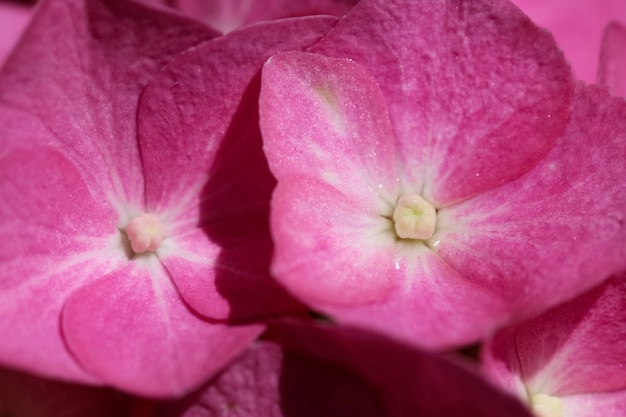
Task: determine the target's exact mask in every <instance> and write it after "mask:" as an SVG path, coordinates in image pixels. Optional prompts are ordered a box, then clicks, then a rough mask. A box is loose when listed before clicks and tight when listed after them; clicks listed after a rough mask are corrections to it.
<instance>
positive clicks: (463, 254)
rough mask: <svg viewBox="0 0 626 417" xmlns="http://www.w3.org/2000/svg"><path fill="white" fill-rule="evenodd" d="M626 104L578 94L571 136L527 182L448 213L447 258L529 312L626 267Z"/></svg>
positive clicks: (516, 311)
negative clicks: (625, 181) (625, 175)
mask: <svg viewBox="0 0 626 417" xmlns="http://www.w3.org/2000/svg"><path fill="white" fill-rule="evenodd" d="M624 160H626V104H625V103H624V102H623V101H622V100H621V99H615V98H611V97H610V96H609V95H608V94H607V93H606V92H605V91H603V90H602V89H599V88H583V87H580V88H579V89H578V90H577V94H576V100H575V107H574V113H573V115H572V118H571V120H570V124H569V126H568V130H567V131H566V132H565V135H564V136H563V138H562V139H561V140H560V141H559V143H558V144H557V146H556V147H555V148H554V149H553V150H552V152H551V153H550V154H549V155H548V156H547V157H546V159H545V160H544V161H542V163H541V164H540V165H538V166H537V167H536V168H535V169H534V170H533V171H531V172H529V173H528V174H526V175H525V176H523V177H522V178H519V179H518V180H516V181H514V182H511V183H508V184H506V185H504V186H502V187H500V188H497V189H494V190H492V191H491V192H489V193H485V194H483V195H481V196H479V197H476V198H475V199H473V200H469V201H467V202H465V203H463V204H459V205H458V206H454V207H450V208H449V209H445V210H441V211H440V212H439V214H438V221H439V224H440V226H441V229H440V230H441V233H440V234H439V235H436V236H434V237H433V239H436V240H439V244H438V254H439V256H441V257H442V259H443V260H445V261H446V262H447V263H448V264H449V265H450V266H451V267H452V268H454V269H455V270H457V271H459V272H460V273H461V274H462V275H463V276H465V277H466V279H468V280H469V281H472V282H474V283H476V284H478V285H481V286H483V287H485V288H489V289H490V291H493V292H494V293H495V294H498V295H499V296H500V297H502V298H504V299H505V300H506V301H507V303H508V304H509V313H510V315H511V316H512V317H515V316H518V317H519V316H520V315H521V316H528V315H531V314H536V313H538V312H540V311H543V310H544V309H545V308H546V307H547V306H551V305H554V304H556V303H557V302H559V301H562V300H565V299H568V298H571V297H572V296H574V295H576V294H578V293H580V292H582V291H584V290H586V289H588V288H590V287H592V286H593V285H595V284H597V283H599V282H601V281H602V279H603V277H606V276H608V275H611V274H612V273H615V272H617V271H619V270H622V269H624V268H626V261H625V260H626V228H625V227H624V220H625V219H624V217H625V216H626V187H625V186H624V183H623V181H621V180H620V179H621V178H623V177H624V164H623V161H624Z"/></svg>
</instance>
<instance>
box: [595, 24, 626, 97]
mask: <svg viewBox="0 0 626 417" xmlns="http://www.w3.org/2000/svg"><path fill="white" fill-rule="evenodd" d="M597 81H598V83H599V84H602V85H606V86H607V87H609V88H610V89H611V91H612V92H613V94H616V95H619V96H626V28H625V27H624V26H622V25H620V24H619V23H616V22H613V23H611V24H609V25H608V26H607V27H606V29H605V30H604V37H603V39H602V52H601V54H600V66H599V68H598V78H597Z"/></svg>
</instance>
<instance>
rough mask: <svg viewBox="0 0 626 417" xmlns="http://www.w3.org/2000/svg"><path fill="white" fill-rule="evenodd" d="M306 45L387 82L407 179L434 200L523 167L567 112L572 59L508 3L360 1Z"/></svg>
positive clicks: (542, 149)
mask: <svg viewBox="0 0 626 417" xmlns="http://www.w3.org/2000/svg"><path fill="white" fill-rule="evenodd" d="M399 11H401V12H399ZM363 22H367V24H363ZM310 51H312V52H317V53H322V54H325V55H330V56H338V57H346V58H352V59H354V60H355V61H357V62H359V63H360V64H362V65H364V66H365V68H366V69H367V70H368V71H369V72H370V73H371V74H372V76H373V77H374V79H375V80H376V81H377V82H378V83H380V88H381V90H382V92H383V94H384V96H385V98H386V99H387V103H388V106H389V113H390V116H391V121H392V124H393V127H394V132H395V135H396V139H397V141H398V145H399V149H398V154H399V155H400V162H401V164H402V166H403V168H404V171H405V172H403V173H401V175H400V177H401V178H402V179H403V180H404V181H405V182H406V183H407V186H408V187H410V188H411V189H413V190H418V191H419V190H422V188H424V191H423V195H424V197H425V198H426V199H427V200H429V201H431V202H433V203H435V205H436V206H437V207H441V206H444V205H448V204H450V203H453V202H455V201H458V200H461V199H465V198H468V197H471V196H473V195H476V194H478V193H480V192H483V191H486V190H488V189H491V188H494V187H496V186H498V185H499V184H502V183H505V182H507V181H510V180H512V179H515V178H517V177H519V176H520V175H522V174H523V173H525V172H527V171H528V170H529V169H531V168H532V167H533V166H534V165H536V164H537V163H538V161H540V160H541V159H542V158H543V157H544V156H545V154H546V153H547V152H548V151H549V150H550V148H551V147H552V146H553V144H554V142H555V140H556V138H557V137H558V136H559V135H560V133H561V132H562V130H563V127H564V124H565V122H566V119H567V115H568V106H569V102H570V97H571V91H572V85H571V80H570V73H569V68H568V66H567V64H566V63H565V61H564V60H563V57H562V55H561V54H560V52H559V51H558V50H557V48H556V47H555V45H554V42H553V40H552V38H551V37H550V36H549V34H547V33H545V32H544V31H542V30H540V29H539V28H537V27H535V26H534V25H533V24H532V23H531V22H530V21H529V20H528V19H527V18H526V17H525V16H524V15H522V14H521V13H520V12H519V10H517V9H516V8H515V7H514V6H512V5H511V4H509V3H508V2H504V1H503V2H493V1H472V2H465V3H458V2H436V3H435V4H433V2H431V1H426V0H422V1H402V0H395V1H389V0H384V1H383V0H380V1H361V2H360V3H359V4H357V5H356V6H355V7H354V8H353V9H352V10H351V12H350V13H349V14H348V15H347V16H346V17H345V18H344V19H342V20H341V21H340V22H339V23H338V24H337V25H336V26H335V27H334V28H333V30H332V31H331V32H330V33H329V34H328V35H327V36H326V37H325V38H324V39H323V40H322V41H321V42H320V43H319V44H317V45H315V46H314V47H313V48H311V49H310ZM520 138H523V139H520Z"/></svg>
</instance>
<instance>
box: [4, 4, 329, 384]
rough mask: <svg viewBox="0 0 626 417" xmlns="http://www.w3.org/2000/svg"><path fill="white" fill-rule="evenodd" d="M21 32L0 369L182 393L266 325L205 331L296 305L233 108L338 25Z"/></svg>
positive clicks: (137, 24)
mask: <svg viewBox="0 0 626 417" xmlns="http://www.w3.org/2000/svg"><path fill="white" fill-rule="evenodd" d="M33 19H34V20H33V24H32V26H31V27H30V29H29V31H28V32H27V33H26V36H25V38H24V39H23V41H22V42H21V44H20V47H19V48H18V49H17V50H16V51H15V54H14V55H13V56H12V58H11V59H10V60H9V61H8V62H7V64H6V66H5V67H4V70H3V72H2V74H0V140H1V141H2V146H1V149H2V151H1V153H0V198H1V199H2V201H3V204H2V205H1V207H0V230H2V235H3V238H4V241H5V242H6V243H7V244H3V245H2V246H0V334H2V335H3V337H2V338H1V339H0V363H3V364H6V365H9V366H11V367H16V368H20V369H23V370H27V371H30V372H34V373H37V374H40V375H49V376H54V377H57V378H62V379H67V380H73V381H78V382H83V383H91V384H103V383H105V384H110V385H113V386H115V387H119V388H122V389H125V390H128V391H131V392H134V393H138V394H140V395H148V396H171V395H180V394H182V393H184V392H187V391H189V390H190V389H192V388H194V387H196V386H197V385H199V384H200V383H202V382H204V381H205V380H206V379H207V378H209V377H210V376H212V375H213V374H214V373H215V372H216V371H217V370H219V369H221V368H222V367H223V366H224V365H225V364H226V363H228V362H229V361H230V360H231V359H232V358H233V357H235V356H236V355H237V354H238V353H239V352H241V351H242V350H243V349H244V348H245V347H246V346H247V344H248V343H249V342H250V341H251V340H252V339H253V338H255V337H256V336H257V335H258V334H259V333H260V332H261V330H262V326H260V325H248V326H231V325H229V324H227V323H221V324H220V323H219V322H216V321H215V320H220V321H221V322H224V321H225V320H242V319H245V320H250V319H252V318H258V317H261V316H267V315H270V314H273V313H276V312H279V311H289V310H293V309H299V308H301V306H300V304H299V303H297V302H296V301H295V300H293V299H292V298H290V297H289V296H287V295H286V294H285V292H284V290H282V289H281V288H280V287H278V285H277V284H275V283H274V282H273V281H271V280H270V279H269V272H268V265H269V256H270V251H271V240H270V235H269V229H268V224H267V223H268V210H269V208H268V205H269V195H270V192H271V189H272V187H273V186H274V179H273V178H272V177H271V174H270V173H269V171H268V169H267V166H266V162H265V160H264V157H263V153H262V149H261V139H260V133H259V132H258V126H257V124H256V123H250V122H249V121H250V120H253V121H254V120H256V118H255V114H256V99H255V98H254V99H251V98H250V97H255V96H254V94H256V93H253V94H248V93H246V94H247V95H246V97H244V98H242V97H243V96H244V92H245V91H246V89H247V88H248V85H249V84H250V81H251V80H252V79H253V77H254V75H255V73H257V72H258V71H259V69H260V68H261V65H262V63H263V62H264V61H265V60H266V59H267V58H268V57H269V56H270V54H272V53H275V52H280V51H282V50H285V49H301V48H304V47H306V46H308V45H310V44H312V43H313V42H314V41H316V40H317V39H318V38H319V37H320V36H321V35H322V34H323V33H324V31H326V30H327V29H328V28H329V27H330V26H331V25H332V24H333V23H334V21H335V19H333V18H329V17H325V18H312V19H303V20H297V21H293V22H289V23H281V22H277V23H276V24H266V25H257V26H255V27H253V28H252V27H251V28H250V29H249V30H247V31H242V32H238V33H234V34H232V36H230V37H219V38H215V39H211V38H213V37H215V35H216V34H215V33H214V32H212V31H211V30H209V29H208V28H207V27H206V26H205V25H203V24H200V23H197V22H194V21H192V20H190V19H187V18H182V17H177V16H175V15H173V14H169V13H165V12H157V11H153V10H151V9H147V8H144V7H143V6H140V5H137V4H135V3H132V2H128V1H122V0H88V1H82V0H50V1H43V2H42V3H41V4H40V5H39V6H38V13H37V14H36V16H34V18H33ZM209 40H210V41H209ZM204 41H207V42H204ZM202 42H204V43H202ZM191 47H193V48H191ZM189 48H191V49H189ZM186 49H189V50H188V51H187V52H186V53H183V54H182V55H179V54H180V53H181V51H184V50H186ZM176 56H178V58H177V59H173V58H174V57H176ZM166 64H167V65H166ZM254 88H255V87H254V85H253V87H252V90H254ZM256 88H257V89H258V83H257V84H256ZM250 117H252V119H250ZM206 317H209V318H211V319H213V320H212V321H208V320H207V318H206Z"/></svg>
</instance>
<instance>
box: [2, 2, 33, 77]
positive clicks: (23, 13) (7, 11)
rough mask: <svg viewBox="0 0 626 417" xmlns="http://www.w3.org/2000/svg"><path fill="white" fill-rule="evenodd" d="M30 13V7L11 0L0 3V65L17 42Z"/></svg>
mask: <svg viewBox="0 0 626 417" xmlns="http://www.w3.org/2000/svg"><path fill="white" fill-rule="evenodd" d="M30 15H31V7H28V6H26V5H23V4H19V3H13V2H1V3H0V28H2V29H0V67H2V64H3V63H4V61H5V60H6V59H7V57H8V56H9V53H10V52H11V50H12V49H13V47H14V46H15V45H16V44H17V41H18V39H19V38H20V36H21V34H22V32H23V31H24V29H25V28H26V25H27V23H28V20H29V19H30Z"/></svg>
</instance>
